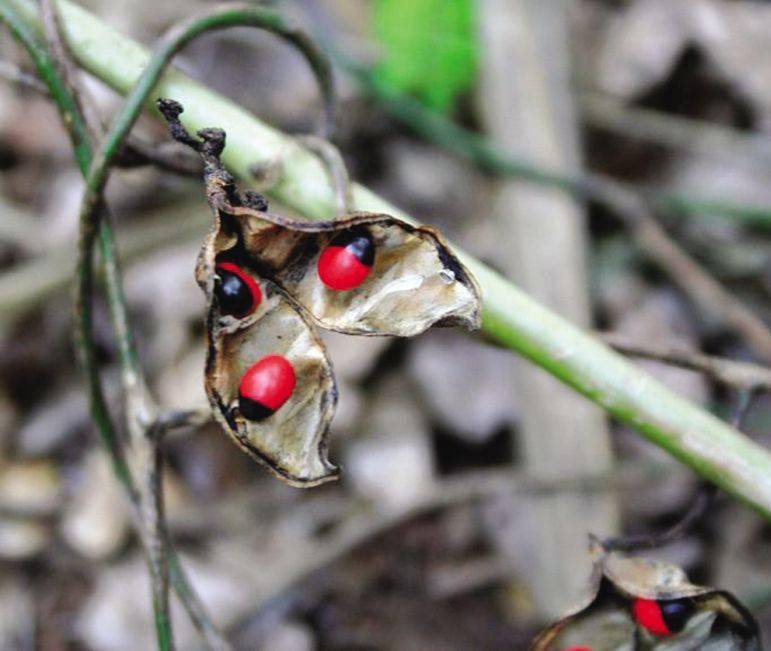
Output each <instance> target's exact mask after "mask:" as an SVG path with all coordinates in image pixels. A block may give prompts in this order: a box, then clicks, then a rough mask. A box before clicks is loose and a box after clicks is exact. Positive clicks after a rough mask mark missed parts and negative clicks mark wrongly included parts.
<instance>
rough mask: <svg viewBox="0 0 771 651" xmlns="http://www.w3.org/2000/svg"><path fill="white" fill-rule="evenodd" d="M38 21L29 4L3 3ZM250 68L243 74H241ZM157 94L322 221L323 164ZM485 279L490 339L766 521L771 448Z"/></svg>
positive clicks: (128, 63) (375, 201)
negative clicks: (267, 172) (275, 173)
mask: <svg viewBox="0 0 771 651" xmlns="http://www.w3.org/2000/svg"><path fill="white" fill-rule="evenodd" d="M2 1H3V2H7V3H11V4H12V5H14V6H16V7H18V8H19V10H20V11H23V12H24V13H25V15H26V17H27V19H28V21H29V23H30V25H33V24H35V23H36V22H37V14H36V11H35V7H34V5H33V4H32V3H31V2H30V1H29V0H2ZM61 6H62V15H63V19H64V24H65V32H66V36H67V38H68V40H69V43H70V47H71V48H72V50H73V52H74V54H75V56H76V57H77V59H78V60H79V62H80V63H81V65H83V66H84V67H85V68H87V69H88V70H90V71H91V72H92V73H93V74H95V75H96V76H97V77H99V78H101V79H103V80H104V81H105V82H107V83H108V84H109V85H111V86H112V87H113V88H115V89H116V90H117V91H118V92H121V93H127V92H128V91H129V90H130V89H131V87H132V86H133V84H134V83H135V82H136V81H137V79H138V77H139V74H140V73H141V71H142V69H143V68H144V66H145V65H146V64H147V62H148V61H149V55H148V53H147V52H146V50H145V49H144V48H143V47H142V46H140V45H138V44H137V43H135V42H133V41H131V40H130V39H128V38H126V37H124V36H122V35H120V34H119V33H117V32H116V31H115V30H112V29H111V28H110V27H108V26H107V25H105V24H103V23H102V22H101V21H99V20H98V19H97V18H95V17H94V16H92V15H91V14H89V13H88V12H86V11H84V10H83V9H81V8H79V7H77V6H76V5H73V4H71V3H69V2H62V5H61ZM246 74H248V71H247V73H246ZM155 95H156V96H163V97H169V98H173V99H175V100H177V101H179V102H181V103H182V104H183V105H184V106H185V109H186V110H185V113H184V114H183V116H182V117H183V121H184V123H185V126H186V127H187V128H189V129H190V130H193V131H195V130H197V129H200V128H203V127H211V126H217V127H221V128H223V129H225V131H226V132H227V134H228V146H227V147H226V149H225V152H224V156H223V159H224V162H225V164H226V165H227V166H228V167H229V168H230V169H231V171H232V172H234V173H235V174H237V175H239V176H240V177H241V178H243V179H249V178H250V169H251V168H252V167H253V166H254V165H255V164H260V163H268V162H270V161H272V160H276V159H280V160H281V161H282V172H283V174H282V178H281V181H280V182H279V183H278V184H277V185H276V186H275V187H274V188H273V189H272V191H271V194H273V196H275V197H276V198H277V199H279V200H280V201H282V202H284V203H286V204H287V205H289V206H291V207H292V208H294V209H295V210H297V211H298V212H300V213H302V214H304V215H306V216H307V217H309V218H312V219H321V218H328V217H329V216H330V214H332V211H333V208H334V196H333V192H332V188H331V187H330V184H329V181H328V178H327V176H326V174H325V171H324V168H323V166H322V165H321V163H320V162H319V160H318V159H317V158H316V157H315V156H313V155H312V154H311V153H309V152H308V151H306V150H304V149H303V148H302V147H300V146H298V145H297V143H295V142H294V141H293V140H292V139H291V138H289V137H287V136H285V135H283V134H281V133H279V132H278V131H276V130H274V129H271V128H270V127H268V126H267V125H265V124H263V123H261V122H260V121H259V120H257V119H256V118H255V117H254V116H252V115H251V114H249V113H248V112H247V111H245V110H244V109H242V108H240V107H238V106H237V105H235V104H234V103H233V102H231V101H229V100H227V99H226V98H224V97H222V96H221V95H219V94H217V93H215V92H213V91H211V90H209V89H207V88H206V87H205V86H203V85H202V84H200V83H197V82H195V81H193V80H191V79H189V78H188V77H186V76H184V75H183V74H181V73H180V72H179V71H175V70H171V71H169V72H168V73H166V74H165V75H164V77H163V78H162V80H161V81H160V83H159V84H158V85H157V86H156V88H155ZM354 203H355V206H356V207H357V208H358V209H361V210H373V211H379V212H389V213H391V214H393V215H395V216H397V217H401V218H405V219H409V218H408V216H407V215H405V214H404V213H402V212H401V211H399V210H398V209H396V208H395V207H393V206H391V205H390V204H388V203H387V202H386V201H384V200H383V199H381V198H379V197H378V196H376V195H375V194H373V193H372V192H370V191H369V190H367V189H366V188H363V187H361V186H356V187H355V188H354ZM464 259H465V261H466V263H467V264H468V265H469V267H470V268H471V270H472V271H473V272H474V274H475V275H476V276H477V278H478V280H479V281H480V283H481V286H482V290H483V296H484V305H485V314H484V329H485V331H486V333H487V334H488V335H490V336H491V337H493V338H494V339H496V340H497V341H499V342H500V343H502V344H503V345H506V346H508V347H510V348H511V349H513V350H516V351H518V352H519V353H521V354H522V355H524V356H526V357H528V358H529V359H531V360H533V361H534V362H535V363H537V364H539V365H540V366H542V367H544V368H545V369H546V370H548V371H549V372H550V373H552V374H553V375H555V376H556V377H558V378H560V379H561V380H562V381H564V382H565V383H566V384H568V385H570V386H572V387H573V388H574V389H576V390H577V391H579V392H581V393H583V394H584V395H586V396H587V397H588V398H590V399H591V400H593V401H595V402H596V403H598V404H600V405H601V406H603V407H604V408H605V409H606V410H607V411H608V412H609V413H611V414H613V415H614V416H616V417H617V418H619V419H620V420H622V421H624V422H626V423H628V424H630V425H631V426H632V427H634V428H635V429H637V430H638V431H639V432H641V433H642V434H644V435H645V436H646V437H647V438H649V439H650V440H651V441H653V442H654V443H656V444H657V445H660V446H661V447H663V448H664V449H666V450H668V451H669V452H670V453H671V454H672V455H673V456H675V457H676V458H678V459H680V460H681V461H682V462H683V463H685V464H687V465H688V466H690V467H691V468H693V469H694V470H695V471H697V472H698V473H699V474H701V475H702V476H704V477H705V478H706V479H708V480H710V481H712V482H714V483H716V484H717V485H719V486H720V487H721V488H723V489H724V490H726V491H727V492H729V493H731V494H732V495H734V496H735V497H737V498H739V499H741V500H743V501H744V502H746V503H747V504H749V505H751V506H753V507H754V508H755V509H757V510H758V511H759V512H761V513H762V514H764V515H765V516H766V517H769V518H771V454H769V453H768V452H767V451H766V450H765V449H763V448H762V447H761V446H759V445H757V444H756V443H753V442H752V441H750V440H749V439H747V438H746V437H745V436H743V435H742V434H741V433H739V432H737V431H736V430H735V429H733V428H731V427H730V426H729V425H727V424H725V423H723V422H722V421H720V420H719V419H717V418H715V417H714V416H712V415H710V414H709V413H707V412H705V411H704V410H702V409H700V408H699V407H697V406H695V405H693V404H692V403H690V402H688V401H687V400H685V399H683V398H682V397H680V396H678V395H676V394H675V393H673V392H672V391H670V390H669V389H667V388H666V387H664V386H663V385H661V384H660V383H659V382H658V381H656V380H655V379H653V378H652V377H650V376H648V375H647V374H645V373H644V372H642V371H640V370H639V369H638V368H637V367H635V366H633V365H632V364H631V363H629V362H628V361H627V360H626V359H624V358H623V357H621V356H620V355H618V354H616V353H614V352H613V351H611V350H609V349H608V348H607V347H606V346H604V345H603V344H601V343H599V342H598V341H597V340H595V339H594V338H592V337H591V336H589V335H588V334H587V333H585V332H583V331H582V330H580V329H578V328H576V327H575V326H573V325H571V324H570V323H567V322H566V321H564V320H563V319H561V318H560V317H558V316H557V315H555V314H553V313H552V312H550V311H548V310H546V309H545V308H543V307H542V306H540V305H538V304H537V303H535V302H534V301H533V300H532V299H530V298H529V297H528V296H526V295H525V294H523V293H522V292H521V291H520V290H518V289H517V288H516V287H515V286H514V285H512V284H511V283H509V282H507V281H506V280H505V279H503V278H502V277H501V276H500V275H498V274H497V273H495V272H494V271H492V270H491V269H489V268H488V267H486V266H485V265H483V264H482V263H480V262H478V261H476V260H474V259H473V258H471V257H469V256H467V255H464Z"/></svg>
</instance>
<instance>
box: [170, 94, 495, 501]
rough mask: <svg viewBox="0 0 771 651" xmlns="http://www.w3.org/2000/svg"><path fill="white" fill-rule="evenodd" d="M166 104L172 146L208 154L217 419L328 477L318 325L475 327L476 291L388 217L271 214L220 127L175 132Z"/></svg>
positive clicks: (271, 461) (174, 115)
mask: <svg viewBox="0 0 771 651" xmlns="http://www.w3.org/2000/svg"><path fill="white" fill-rule="evenodd" d="M158 107H159V109H160V110H161V112H162V113H163V115H164V117H165V118H166V120H167V122H168V123H169V128H170V131H171V134H172V136H173V137H174V138H175V139H177V140H179V141H180V142H183V143H185V144H187V145H188V146H190V147H192V148H193V149H195V150H196V151H198V152H199V153H200V154H201V156H202V157H203V159H204V162H205V171H204V178H205V181H206V194H207V199H208V201H209V204H210V205H211V207H212V209H213V211H214V217H215V219H214V229H213V230H212V232H211V233H210V234H209V235H208V236H207V238H206V240H205V241H204V243H203V247H202V249H201V253H200V255H199V260H198V265H197V268H196V278H197V280H198V283H199V285H200V286H201V288H202V289H203V290H204V292H205V294H206V297H207V310H208V317H207V338H208V356H207V364H206V379H205V386H206V392H207V395H208V397H209V401H210V403H211V405H212V409H213V411H214V415H215V417H216V418H217V420H218V421H219V422H220V424H222V426H223V427H224V428H225V429H226V431H227V432H228V433H229V434H230V436H231V437H232V438H233V439H234V441H235V442H236V443H237V444H238V445H239V446H241V447H242V449H244V450H245V451H246V452H247V453H248V454H250V455H251V456H252V457H254V458H255V459H257V460H259V461H260V462H262V463H264V464H266V465H267V466H268V467H269V468H270V469H271V470H272V471H273V472H274V473H275V474H276V475H277V476H278V477H279V478H281V479H283V480H284V481H286V482H288V483H290V484H292V485H296V486H313V485H316V484H319V483H322V482H324V481H327V480H329V479H333V478H334V477H335V476H336V474H337V469H336V468H335V466H333V465H332V464H331V463H330V462H329V461H328V460H327V454H326V453H327V450H326V439H327V431H328V429H329V423H330V421H331V419H332V415H333V413H334V407H335V403H336V400H337V389H336V386H335V380H334V375H333V373H332V368H331V364H330V362H329V359H328V357H327V353H326V350H325V348H324V345H323V344H322V342H321V340H320V339H319V337H318V334H317V333H316V330H315V326H319V327H322V328H326V329H329V330H336V331H338V332H343V333H346V334H353V335H392V336H412V335H416V334H419V333H421V332H423V331H424V330H426V329H427V328H429V327H431V326H433V325H440V326H450V325H462V326H464V327H466V328H470V329H474V328H478V327H479V325H480V313H481V306H480V298H479V290H478V287H477V285H476V282H475V281H474V279H473V278H472V276H471V275H470V273H469V272H468V270H467V269H466V268H465V267H464V266H463V264H462V263H461V262H460V261H459V260H458V258H457V257H456V256H455V255H454V254H453V253H452V252H451V251H450V249H449V248H448V247H447V245H446V244H445V243H444V242H443V240H442V238H441V236H440V235H439V234H438V233H437V232H436V231H434V230H432V229H430V228H426V227H416V226H412V225H410V224H407V223H405V222H403V221H401V220H398V219H396V218H394V217H391V216H389V215H383V214H371V213H353V214H350V215H346V216H344V217H343V218H342V219H340V220H336V221H329V222H315V223H312V222H304V221H298V220H290V219H286V218H284V217H280V216H278V215H273V214H271V213H269V212H268V211H267V204H266V202H265V200H264V199H263V198H262V197H261V196H259V195H256V194H253V193H246V194H245V195H244V196H241V195H240V194H239V193H238V191H237V189H236V187H235V183H234V180H233V178H232V176H231V175H230V174H229V173H228V172H227V171H226V170H225V169H224V167H223V166H222V163H221V161H220V154H221V152H222V149H223V147H224V143H225V134H224V132H223V131H221V130H219V129H205V130H202V131H200V132H199V133H198V135H199V136H200V138H201V140H200V141H199V140H197V139H195V138H193V137H192V136H191V135H190V134H188V133H187V131H186V130H185V129H184V127H182V125H181V123H180V122H179V114H180V113H181V112H182V107H181V106H180V105H179V104H177V103H176V102H173V101H171V100H159V102H158Z"/></svg>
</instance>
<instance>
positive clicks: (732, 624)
mask: <svg viewBox="0 0 771 651" xmlns="http://www.w3.org/2000/svg"><path fill="white" fill-rule="evenodd" d="M593 553H594V554H595V555H596V559H595V564H594V570H593V573H592V578H591V580H590V589H589V591H588V593H587V595H586V597H585V598H584V599H583V600H582V601H581V603H580V604H579V606H578V607H576V608H575V609H573V610H572V611H570V612H569V613H567V614H566V615H565V616H564V617H562V618H561V619H560V620H558V621H557V622H555V623H554V624H552V625H551V626H549V627H548V628H547V629H545V630H544V631H542V632H541V633H540V634H539V635H538V637H536V639H535V640H534V641H533V644H532V646H531V650H532V651H562V650H563V649H565V648H568V647H570V646H573V645H575V646H587V647H589V648H590V649H592V651H637V650H643V649H644V650H654V649H655V650H657V651H686V650H692V649H713V650H714V651H718V649H719V650H720V651H758V650H759V649H761V648H762V647H761V645H760V633H759V629H758V625H757V623H756V622H755V620H754V618H753V617H752V615H751V614H750V613H749V611H748V610H747V609H746V608H745V607H744V606H743V605H742V604H741V603H740V602H739V601H738V600H737V599H736V597H734V596H733V595H732V594H731V593H729V592H726V591H724V590H715V589H713V588H708V587H704V586H697V585H694V584H692V583H690V582H689V581H688V578H687V577H686V575H685V573H684V572H683V571H682V570H681V569H680V568H678V567H675V566H673V565H669V564H667V563H662V562H659V561H652V560H648V559H644V558H636V557H628V556H624V555H621V554H617V553H607V552H605V550H603V549H602V548H601V547H599V546H597V547H595V548H594V550H593ZM635 598H644V599H656V600H669V599H682V598H688V599H690V600H691V604H692V606H693V607H694V613H693V614H692V615H691V617H690V619H689V620H688V623H687V625H686V626H685V628H684V629H683V630H682V631H681V632H680V633H677V634H676V635H673V636H669V637H665V638H664V637H662V638H657V637H655V636H653V635H652V634H650V633H649V632H648V631H645V630H643V629H642V628H641V627H639V626H637V625H636V623H635V622H634V620H633V618H632V615H631V612H630V608H631V603H632V601H633V600H634V599H635Z"/></svg>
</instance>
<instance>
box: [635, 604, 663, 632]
mask: <svg viewBox="0 0 771 651" xmlns="http://www.w3.org/2000/svg"><path fill="white" fill-rule="evenodd" d="M632 614H633V615H634V619H635V621H636V622H637V623H638V624H639V625H640V626H642V627H643V628H644V629H646V630H648V631H650V632H651V633H653V634H654V635H658V636H659V637H666V636H668V635H672V631H670V630H669V627H668V626H667V624H666V622H665V621H664V615H663V613H662V612H661V606H660V605H659V603H658V601H656V600H654V599H635V600H634V603H633V604H632Z"/></svg>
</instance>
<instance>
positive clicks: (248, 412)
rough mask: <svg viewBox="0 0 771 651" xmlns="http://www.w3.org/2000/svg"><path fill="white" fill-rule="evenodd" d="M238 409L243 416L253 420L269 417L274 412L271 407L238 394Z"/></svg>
mask: <svg viewBox="0 0 771 651" xmlns="http://www.w3.org/2000/svg"><path fill="white" fill-rule="evenodd" d="M238 409H239V410H240V411H241V415H242V416H243V417H244V418H246V419H247V420H252V421H255V422H258V421H261V420H265V419H266V418H270V417H271V416H272V415H273V414H275V413H276V412H275V411H274V410H273V409H270V408H269V407H266V406H265V405H263V404H261V403H259V402H257V401H256V400H251V399H249V398H244V396H238Z"/></svg>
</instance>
